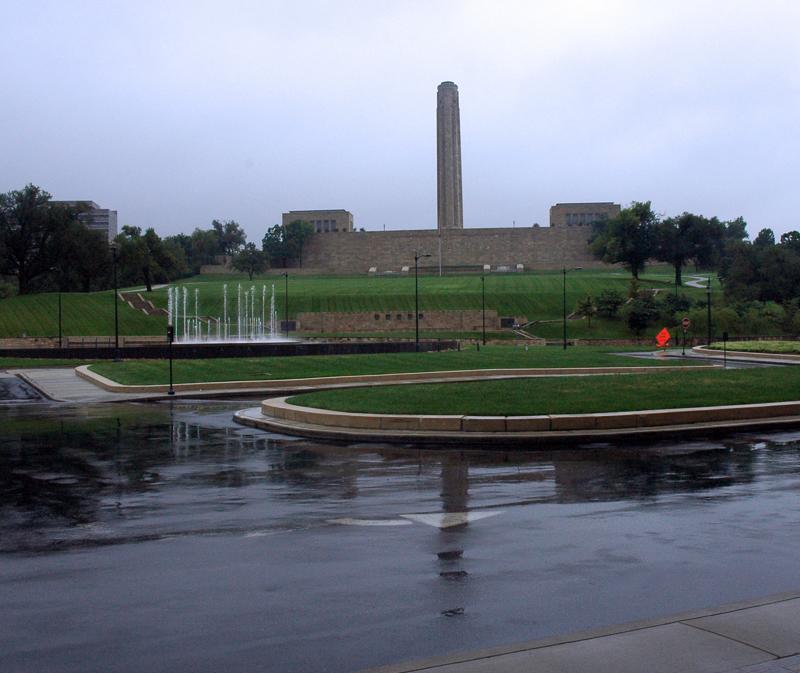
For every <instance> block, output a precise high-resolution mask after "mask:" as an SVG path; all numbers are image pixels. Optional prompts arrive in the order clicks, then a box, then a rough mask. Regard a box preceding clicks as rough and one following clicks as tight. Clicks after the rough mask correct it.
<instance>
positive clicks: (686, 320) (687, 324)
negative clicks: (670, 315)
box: [681, 318, 691, 332]
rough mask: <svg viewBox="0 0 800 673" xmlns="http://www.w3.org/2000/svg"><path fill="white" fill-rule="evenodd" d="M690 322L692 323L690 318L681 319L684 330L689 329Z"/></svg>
mask: <svg viewBox="0 0 800 673" xmlns="http://www.w3.org/2000/svg"><path fill="white" fill-rule="evenodd" d="M690 324H691V323H690V322H689V318H684V319H683V320H681V326H682V327H683V331H684V332H685V331H686V330H687V329H689V325H690Z"/></svg>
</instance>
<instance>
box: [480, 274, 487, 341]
mask: <svg viewBox="0 0 800 673" xmlns="http://www.w3.org/2000/svg"><path fill="white" fill-rule="evenodd" d="M481 322H482V326H483V345H484V346H485V345H486V279H485V277H484V276H481Z"/></svg>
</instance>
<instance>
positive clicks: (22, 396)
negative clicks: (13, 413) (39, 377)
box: [0, 372, 43, 404]
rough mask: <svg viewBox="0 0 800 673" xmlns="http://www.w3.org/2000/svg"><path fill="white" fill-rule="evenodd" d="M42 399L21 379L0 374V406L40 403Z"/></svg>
mask: <svg viewBox="0 0 800 673" xmlns="http://www.w3.org/2000/svg"><path fill="white" fill-rule="evenodd" d="M42 399H43V398H42V396H41V395H40V394H39V393H38V392H37V391H36V390H35V389H34V388H33V387H32V386H30V385H28V384H27V383H26V382H25V381H23V380H22V379H20V378H18V377H16V376H10V375H8V374H3V373H2V372H0V404H9V403H13V404H19V403H20V402H41V401H42Z"/></svg>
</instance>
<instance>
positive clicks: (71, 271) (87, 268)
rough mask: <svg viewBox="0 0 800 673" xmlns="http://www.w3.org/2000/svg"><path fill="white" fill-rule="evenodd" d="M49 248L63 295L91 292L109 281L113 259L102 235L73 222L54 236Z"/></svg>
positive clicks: (75, 221)
mask: <svg viewBox="0 0 800 673" xmlns="http://www.w3.org/2000/svg"><path fill="white" fill-rule="evenodd" d="M50 245H51V246H52V247H53V258H54V260H55V261H54V264H53V271H54V274H55V282H56V286H57V287H58V290H59V291H60V292H69V291H70V290H75V289H80V290H81V291H82V292H89V291H91V289H92V284H93V283H94V282H95V281H97V280H98V279H101V278H102V279H105V278H107V276H108V272H109V269H110V267H111V255H110V252H109V247H108V239H107V238H106V236H105V234H104V233H103V232H101V231H94V230H92V229H89V228H88V227H87V226H86V225H84V224H83V223H82V222H79V221H77V220H74V221H72V222H68V223H67V224H66V226H63V227H60V228H59V229H58V231H56V232H55V234H54V236H53V237H52V239H51V241H50ZM103 285H104V284H103Z"/></svg>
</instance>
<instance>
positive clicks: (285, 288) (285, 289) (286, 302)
mask: <svg viewBox="0 0 800 673" xmlns="http://www.w3.org/2000/svg"><path fill="white" fill-rule="evenodd" d="M283 325H284V327H285V328H286V338H287V339H288V338H289V272H288V271H287V272H286V273H284V274H283Z"/></svg>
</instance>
